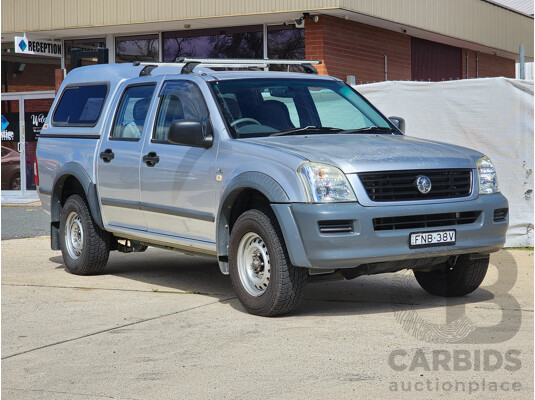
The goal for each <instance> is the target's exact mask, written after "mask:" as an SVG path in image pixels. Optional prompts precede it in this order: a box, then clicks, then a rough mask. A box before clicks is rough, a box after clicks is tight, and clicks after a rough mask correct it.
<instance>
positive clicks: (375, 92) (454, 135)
mask: <svg viewBox="0 0 535 400" xmlns="http://www.w3.org/2000/svg"><path fill="white" fill-rule="evenodd" d="M354 88H355V89H356V90H358V91H359V92H360V93H361V94H363V95H364V96H365V97H366V98H367V99H369V100H370V101H371V102H372V103H373V104H374V105H375V106H376V107H377V108H378V109H379V110H380V111H381V112H383V114H385V115H386V116H399V117H403V118H405V121H406V132H405V133H406V134H407V135H409V136H414V137H418V138H424V139H430V140H438V141H442V142H446V143H453V144H456V145H460V146H465V147H470V148H473V149H476V150H478V151H480V152H482V153H484V154H486V155H487V156H489V157H490V159H491V160H492V161H493V162H494V165H495V166H496V169H497V171H498V182H499V184H500V188H501V190H502V193H503V194H504V195H505V196H506V197H507V199H508V200H509V210H510V211H509V218H510V219H509V230H508V232H507V242H506V247H520V246H533V198H534V193H533V81H523V80H516V79H506V78H485V79H468V80H459V81H446V82H398V81H391V82H381V83H373V84H367V85H356V86H354Z"/></svg>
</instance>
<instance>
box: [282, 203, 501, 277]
mask: <svg viewBox="0 0 535 400" xmlns="http://www.w3.org/2000/svg"><path fill="white" fill-rule="evenodd" d="M272 208H273V210H274V211H275V214H276V216H277V219H278V221H279V224H280V226H281V229H282V232H283V235H284V239H285V242H286V247H287V248H288V253H289V256H290V260H291V262H292V264H293V265H295V266H299V267H308V268H321V269H333V268H352V267H357V266H359V265H361V264H368V263H378V262H385V261H400V260H408V259H417V258H428V257H438V256H447V255H456V254H466V253H480V254H485V253H491V252H495V251H498V250H499V249H500V248H502V246H503V244H504V243H505V235H506V232H507V227H508V224H509V219H508V215H507V218H505V219H504V220H503V221H500V222H494V220H493V219H494V210H496V209H501V208H508V202H507V199H506V198H505V197H504V196H503V195H502V194H500V193H496V194H491V195H482V196H479V197H478V198H476V199H475V200H470V201H459V202H449V203H436V204H426V205H419V204H416V205H415V204H412V205H399V206H388V207H377V206H376V207H364V206H362V205H360V204H358V203H337V204H304V203H290V204H272ZM468 211H481V214H480V215H479V217H478V218H477V220H476V221H475V222H474V223H470V224H466V225H453V226H452V225H449V226H441V227H433V228H417V229H399V230H383V231H376V230H374V226H373V219H374V218H384V217H399V216H412V215H427V214H440V213H455V212H468ZM337 220H351V221H353V232H352V233H343V234H322V233H321V232H320V229H319V225H318V222H319V221H337ZM448 229H455V230H456V231H457V238H456V244H455V245H450V246H440V247H427V248H416V249H410V248H409V234H410V233H412V232H428V231H437V230H448Z"/></svg>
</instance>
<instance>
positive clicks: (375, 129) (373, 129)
mask: <svg viewBox="0 0 535 400" xmlns="http://www.w3.org/2000/svg"><path fill="white" fill-rule="evenodd" d="M361 132H370V133H391V132H395V131H394V129H392V128H390V127H388V126H367V127H366V128H359V129H347V130H345V131H341V132H340V133H361Z"/></svg>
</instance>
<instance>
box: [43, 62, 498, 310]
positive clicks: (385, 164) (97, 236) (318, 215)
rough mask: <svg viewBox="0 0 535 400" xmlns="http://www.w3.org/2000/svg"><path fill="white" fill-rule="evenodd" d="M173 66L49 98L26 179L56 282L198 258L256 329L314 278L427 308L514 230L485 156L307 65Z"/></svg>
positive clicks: (111, 77) (468, 279) (94, 69)
mask: <svg viewBox="0 0 535 400" xmlns="http://www.w3.org/2000/svg"><path fill="white" fill-rule="evenodd" d="M179 61H180V62H179V63H171V64H150V65H149V64H139V63H137V64H136V63H134V65H130V64H107V65H95V66H88V67H82V68H78V69H75V70H73V71H71V72H70V73H69V74H68V75H67V77H66V79H65V81H64V82H63V84H62V85H61V88H60V90H59V92H58V95H57V97H56V99H55V100H54V103H53V105H52V109H51V112H50V113H49V115H48V119H47V121H46V124H45V126H44V127H43V130H42V132H41V135H40V138H39V141H38V146H37V165H38V180H39V195H40V198H41V201H42V204H43V207H44V208H45V209H46V210H48V212H49V213H50V215H51V246H52V249H54V250H60V249H61V251H62V253H63V259H64V262H65V266H66V268H67V270H68V271H70V272H71V273H74V274H80V275H86V274H96V273H99V272H101V271H102V270H103V269H104V267H105V265H106V263H107V261H108V255H109V252H110V251H111V250H118V251H122V252H137V251H143V250H145V249H146V248H147V246H156V247H160V248H165V249H173V250H179V251H183V252H186V253H189V254H204V255H209V256H213V257H215V258H216V259H217V262H218V263H219V267H220V269H221V272H222V273H223V274H230V278H231V281H232V284H233V287H234V289H235V291H236V293H237V296H238V298H239V300H240V301H241V303H242V304H243V306H244V307H245V308H246V309H247V310H248V311H249V312H251V313H253V314H258V315H264V316H274V315H280V314H283V313H287V312H289V311H291V310H292V309H293V308H294V307H295V306H296V305H297V303H298V302H299V300H300V299H301V297H302V294H303V288H304V286H305V284H306V282H307V279H309V277H310V278H311V279H314V278H315V279H318V278H317V276H318V275H319V276H320V277H321V276H323V277H324V278H325V277H326V276H327V274H330V276H332V277H338V278H339V277H342V276H343V277H345V278H347V279H351V278H355V277H357V276H360V275H367V274H377V273H383V272H395V271H399V270H402V269H412V270H413V271H414V276H415V277H416V280H417V281H418V282H419V284H420V285H421V286H422V288H423V289H425V290H426V291H427V292H429V293H430V294H433V295H438V296H463V295H466V294H468V293H470V292H472V291H474V290H475V289H477V288H478V286H479V285H480V284H481V282H482V281H483V278H484V276H485V273H486V271H487V266H488V263H489V253H491V252H495V251H498V250H499V249H500V248H501V247H502V246H503V244H504V242H505V234H506V230H507V226H508V203H507V200H506V199H505V197H504V196H503V195H502V194H501V193H500V191H499V187H498V183H497V178H496V171H495V168H494V166H493V164H492V162H491V160H490V159H489V158H488V157H486V156H485V155H484V154H481V153H480V152H478V151H475V150H471V149H467V148H463V147H459V146H455V145H450V144H443V143H439V142H433V141H428V140H422V139H416V138H411V137H407V136H405V135H404V134H403V130H404V121H403V119H402V118H398V117H391V118H390V119H387V118H385V117H384V116H383V115H382V114H381V113H380V112H379V111H378V110H377V109H376V108H375V107H374V106H373V105H372V104H370V103H369V102H368V101H367V100H366V99H365V98H364V97H362V96H361V95H359V94H358V93H357V92H356V91H355V90H354V89H353V88H351V87H350V86H348V85H346V84H345V83H344V82H342V81H340V80H339V79H335V78H333V77H329V76H322V75H318V74H317V73H315V72H316V70H315V68H314V67H313V66H312V65H311V64H313V62H310V61H288V60H277V61H273V62H272V61H269V60H210V59H205V60H201V59H190V60H187V59H186V60H179ZM271 63H277V64H281V63H282V64H301V66H293V68H294V69H299V68H301V67H302V68H303V69H304V71H305V72H306V73H296V72H270V71H263V70H262V69H261V67H265V66H266V65H269V64H271ZM316 63H317V62H316ZM222 67H233V68H235V67H241V69H240V70H233V71H229V70H228V68H227V70H224V69H225V68H222ZM222 69H223V70H222ZM436 129H440V127H436ZM444 134H445V135H447V132H444ZM322 274H323V275H322Z"/></svg>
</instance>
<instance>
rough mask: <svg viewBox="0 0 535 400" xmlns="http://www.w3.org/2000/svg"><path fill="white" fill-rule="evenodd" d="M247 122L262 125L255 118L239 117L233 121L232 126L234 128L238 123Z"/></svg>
mask: <svg viewBox="0 0 535 400" xmlns="http://www.w3.org/2000/svg"><path fill="white" fill-rule="evenodd" d="M245 122H250V123H251V124H255V125H262V124H261V123H260V122H258V121H257V120H256V119H254V118H239V119H237V120H235V121H232V122H231V123H230V126H232V127H233V128H235V127H236V125H239V124H242V123H245Z"/></svg>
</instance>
